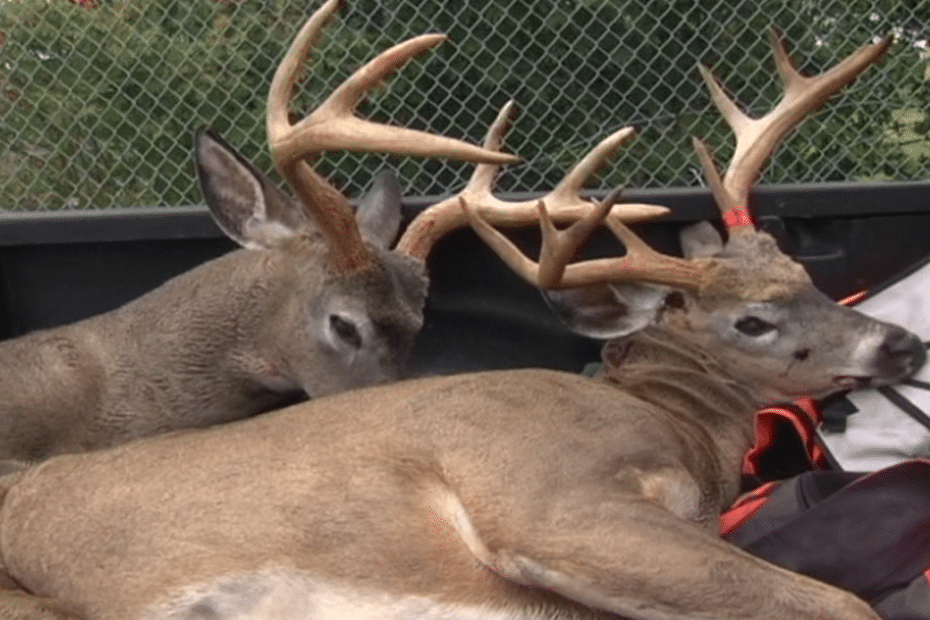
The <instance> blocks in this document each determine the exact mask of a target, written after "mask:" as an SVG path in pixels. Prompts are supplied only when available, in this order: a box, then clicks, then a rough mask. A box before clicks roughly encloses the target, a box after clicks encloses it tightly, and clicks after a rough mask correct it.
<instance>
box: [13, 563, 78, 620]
mask: <svg viewBox="0 0 930 620" xmlns="http://www.w3.org/2000/svg"><path fill="white" fill-rule="evenodd" d="M0 618H3V620H83V619H82V618H81V616H78V615H77V614H75V613H72V612H70V611H68V610H66V609H65V608H64V607H63V606H62V605H60V604H59V603H57V602H56V601H54V600H52V599H49V598H44V597H41V596H35V595H32V594H29V593H28V592H26V591H24V590H22V589H20V588H19V586H17V585H16V584H15V582H14V581H13V580H12V579H10V578H9V576H7V575H6V574H4V573H0Z"/></svg>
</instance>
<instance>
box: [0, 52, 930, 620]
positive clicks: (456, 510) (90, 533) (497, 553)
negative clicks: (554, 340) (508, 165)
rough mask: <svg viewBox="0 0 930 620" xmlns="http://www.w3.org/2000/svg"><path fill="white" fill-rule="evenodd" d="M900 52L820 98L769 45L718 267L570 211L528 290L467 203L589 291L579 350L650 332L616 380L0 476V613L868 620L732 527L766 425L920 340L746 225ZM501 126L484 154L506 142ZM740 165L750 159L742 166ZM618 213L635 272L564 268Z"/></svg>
mask: <svg viewBox="0 0 930 620" xmlns="http://www.w3.org/2000/svg"><path fill="white" fill-rule="evenodd" d="M887 45H888V42H887V41H885V42H883V43H881V44H877V45H869V46H866V47H865V48H863V49H862V50H860V51H858V52H856V53H855V54H854V55H853V56H852V57H851V59H850V60H848V61H846V62H844V63H841V65H839V67H838V68H837V69H833V70H831V71H828V72H827V73H825V74H824V75H822V76H820V77H817V78H813V79H807V78H800V76H797V74H796V73H794V72H793V70H792V69H790V67H789V66H788V64H787V60H786V56H785V54H784V52H783V51H781V47H780V46H776V50H777V54H776V56H777V58H778V62H779V68H780V70H781V72H782V74H783V76H785V81H786V83H787V88H788V95H787V96H786V101H795V102H796V103H795V104H790V105H788V104H786V105H783V106H781V108H780V109H779V111H778V112H777V113H775V115H774V116H767V117H765V118H764V119H761V120H760V121H749V120H748V119H744V118H742V117H737V116H735V115H734V114H733V113H728V118H730V122H731V124H733V125H735V126H736V127H737V133H738V135H739V140H740V143H741V144H740V146H741V147H742V148H740V149H738V152H737V153H738V154H737V157H736V158H735V159H734V161H733V162H732V163H731V165H730V170H729V172H728V174H727V176H726V178H727V180H725V181H723V182H722V183H719V182H718V181H717V176H716V173H715V172H714V171H713V169H712V166H711V165H710V164H709V158H707V157H705V161H706V162H707V164H708V165H707V170H708V174H709V176H710V179H711V182H712V183H713V185H714V189H715V195H716V196H718V198H720V207H721V209H722V211H723V213H724V219H725V220H726V221H728V222H730V223H731V224H730V226H729V230H730V240H729V242H728V243H727V244H726V245H725V246H723V247H719V239H718V238H716V237H717V236H716V234H710V233H709V232H708V229H706V228H700V229H698V232H697V233H696V234H691V235H688V236H687V239H686V242H685V250H686V252H685V253H686V255H687V256H686V258H676V257H672V256H663V255H659V254H657V253H655V252H653V251H652V250H650V249H649V248H647V247H646V246H645V245H644V244H643V242H641V241H640V240H639V239H638V238H637V237H636V236H634V235H633V234H632V233H631V232H630V231H629V230H628V229H627V228H626V227H625V226H624V225H623V224H621V223H620V220H621V218H622V210H621V209H619V208H618V209H615V210H614V211H612V212H611V213H610V214H609V215H607V210H608V209H609V208H610V205H611V202H612V200H613V199H614V198H615V197H614V196H612V197H609V199H608V200H605V201H604V202H603V203H602V204H601V205H600V207H599V208H598V209H596V210H595V211H594V212H593V213H591V214H589V215H586V216H584V217H581V219H579V220H578V222H577V223H576V224H574V225H572V226H571V227H570V228H569V229H568V230H567V231H562V232H556V231H555V230H554V229H553V228H552V227H551V226H549V225H548V224H546V213H547V209H549V208H551V209H553V210H554V211H558V210H559V209H560V208H561V205H559V204H549V205H547V206H546V207H541V208H540V209H539V210H538V212H537V215H536V216H534V217H540V218H541V219H542V221H543V230H544V248H543V253H542V256H543V258H542V259H541V261H540V262H541V263H542V265H541V266H537V265H536V264H535V263H532V262H531V261H529V260H528V259H526V258H525V257H523V256H522V255H520V254H519V253H518V252H516V251H514V249H513V248H512V246H511V245H510V244H509V242H507V241H505V240H502V237H501V236H500V235H499V234H498V233H496V231H495V230H494V229H493V228H490V227H489V226H488V225H486V224H485V223H484V220H483V219H482V217H479V216H477V214H476V212H477V211H479V210H483V212H484V213H496V209H497V207H500V206H501V205H491V206H488V205H470V206H467V208H468V209H469V212H470V213H472V214H473V215H472V221H473V223H474V224H475V226H476V227H477V229H478V230H479V231H480V233H481V234H482V235H483V236H485V237H487V239H488V240H489V241H490V242H491V244H492V246H494V247H495V248H497V249H498V250H500V251H501V253H503V254H504V255H505V256H506V257H507V260H508V262H510V263H511V264H513V265H514V266H515V267H516V268H517V270H518V271H519V272H521V273H523V274H525V275H527V277H528V278H529V279H531V280H532V281H533V282H535V283H537V284H540V285H545V286H546V287H550V288H554V287H565V286H585V287H587V288H584V289H583V290H584V293H579V294H578V295H567V296H563V297H560V298H559V299H558V301H557V305H558V306H559V307H564V305H565V303H567V301H571V300H574V299H576V298H579V297H580V298H583V299H586V300H587V301H593V302H594V303H593V304H591V305H587V306H585V307H584V308H583V309H576V310H575V311H574V312H571V313H569V315H570V317H571V318H572V323H573V324H574V325H575V326H578V327H580V328H582V329H583V330H584V331H585V332H587V333H591V332H594V333H597V334H599V335H601V336H605V337H612V336H614V335H616V334H630V333H631V332H634V333H632V335H629V336H628V337H627V338H626V339H625V340H611V341H610V342H608V344H607V345H606V347H605V350H604V362H605V366H606V368H605V372H604V373H603V375H602V376H601V377H600V378H596V379H594V380H591V379H585V378H583V377H580V376H575V375H572V374H569V373H563V372H556V371H549V370H514V371H497V372H485V373H473V374H465V375H458V376H450V377H434V378H427V379H418V380H411V381H406V382H400V383H395V384H392V385H388V386H379V387H372V388H367V389H364V390H357V391H354V392H348V393H343V394H339V395H334V396H331V397H328V398H325V399H318V400H314V401H310V402H307V403H303V404H300V405H295V406H293V407H291V408H288V409H285V410H282V411H277V412H273V413H270V414H267V415H263V416H258V417H256V418H253V419H250V420H245V421H241V422H238V423H234V424H229V425H224V426H217V427H214V428H210V429H203V430H197V431H187V432H181V433H174V434H170V435H162V436H159V437H152V438H148V439H144V440H140V441H137V442H133V443H131V444H127V445H123V446H118V447H116V448H113V449H109V450H104V451H99V452H95V453H88V454H79V455H65V456H60V457H57V458H54V459H50V460H47V461H45V462H44V463H42V464H40V465H38V466H36V467H34V468H32V469H29V470H27V471H24V472H19V473H15V474H11V475H9V476H6V477H3V478H0V489H2V498H3V499H2V506H0V558H2V569H3V571H0V575H2V574H3V573H4V572H5V574H6V576H7V578H8V586H9V588H10V589H9V590H8V591H6V592H0V611H3V612H5V616H4V617H6V618H11V617H12V618H25V617H29V618H37V619H42V620H62V619H83V620H137V619H146V620H168V619H171V620H181V619H188V620H193V619H200V620H207V619H209V620H220V619H222V620H235V619H243V620H244V619H246V618H248V619H250V620H298V619H300V620H308V619H323V618H327V619H337V618H338V619H340V620H348V619H352V620H361V619H365V620H374V619H378V620H410V619H413V618H420V619H431V620H438V619H441V618H456V619H462V620H466V619H467V620H505V619H507V620H518V619H520V620H528V619H538V620H543V619H548V620H556V619H562V620H566V619H569V618H572V619H578V620H580V619H591V620H595V619H607V618H616V617H626V618H633V619H636V620H672V619H688V620H693V619H699V618H700V619H709V618H719V619H737V618H739V619H766V620H775V619H777V620H784V619H786V618H791V619H802V618H803V619H808V620H813V619H815V618H816V619H818V620H822V619H832V620H875V619H876V618H877V616H876V614H875V613H873V611H872V610H871V609H870V608H869V606H868V605H867V604H866V603H864V602H862V601H861V600H859V599H858V598H856V597H855V596H853V595H852V594H849V593H846V592H843V591H841V590H838V589H836V588H834V587H832V586H828V585H825V584H822V583H820V582H818V581H815V580H812V579H810V578H807V577H804V576H801V575H798V574H795V573H792V572H790V571H786V570H783V569H780V568H777V567H775V566H772V565H770V564H768V563H766V562H764V561H762V560H759V559H757V558H754V557H752V556H750V555H748V554H746V553H743V552H741V551H739V550H738V549H736V548H734V547H732V546H730V545H729V544H727V543H725V542H723V541H721V540H720V538H719V537H718V536H717V534H716V526H717V521H718V515H719V512H720V511H721V509H723V508H724V507H726V506H727V505H728V504H729V503H730V502H731V501H732V500H733V499H734V497H735V496H736V493H737V489H738V486H739V485H738V481H739V469H740V461H741V458H742V455H743V453H744V452H745V450H746V448H747V447H748V444H749V442H750V440H751V437H752V419H753V412H754V410H755V408H756V407H757V406H758V405H760V404H762V403H766V402H771V401H772V400H775V399H779V400H780V399H784V398H790V397H793V396H795V395H797V394H799V393H806V394H819V393H824V392H829V391H833V390H837V389H840V388H843V387H846V386H848V385H850V384H873V385H874V384H882V383H888V382H893V381H897V380H899V379H901V378H903V377H906V376H907V375H908V374H909V373H911V372H913V371H914V370H915V369H916V367H917V366H919V365H920V364H921V363H922V362H923V360H924V358H925V352H924V350H923V348H922V345H921V343H920V342H919V341H918V340H917V339H916V338H915V337H914V336H912V335H910V334H909V333H908V332H906V331H905V330H903V329H901V328H899V327H896V326H892V325H888V324H884V323H880V322H877V321H874V320H871V319H868V318H866V317H864V316H862V315H859V314H857V313H855V312H854V311H852V310H849V309H845V308H841V307H839V306H837V305H835V304H834V303H832V302H831V301H829V300H828V299H827V298H825V297H824V296H822V295H820V294H819V293H818V292H817V291H815V290H814V288H813V287H812V285H811V283H810V281H809V280H808V279H807V277H806V275H805V274H804V272H803V270H802V269H801V268H800V267H799V266H798V265H797V264H796V263H794V262H793V261H791V260H790V259H789V258H787V257H786V256H784V255H783V254H781V253H780V252H779V251H778V249H777V248H776V246H775V244H774V242H773V241H772V239H771V238H770V237H768V236H766V235H764V234H762V233H756V232H754V231H753V230H752V229H751V227H750V225H749V217H748V212H745V211H737V212H736V214H734V210H745V209H746V204H745V201H744V200H743V198H744V197H745V195H746V193H747V192H746V190H747V188H748V184H749V183H750V182H751V179H752V178H753V177H754V176H755V175H756V174H757V173H758V170H759V167H760V166H761V163H762V161H763V160H764V159H766V155H767V154H768V152H770V151H771V150H772V149H774V148H775V145H776V144H777V142H778V140H779V139H780V138H781V137H782V136H783V135H784V133H786V132H787V131H788V130H789V128H790V126H792V125H796V124H797V123H799V122H800V121H801V119H802V118H803V116H804V115H806V114H808V113H809V112H811V111H812V109H814V108H816V107H817V106H818V105H819V104H820V103H821V102H822V101H823V100H824V99H826V97H827V96H828V95H829V93H830V92H832V91H835V90H837V89H839V88H840V87H841V85H842V84H843V83H845V82H848V81H849V80H851V79H852V78H853V76H854V75H856V74H857V73H859V72H860V71H862V70H864V68H865V67H866V66H867V65H868V64H870V63H871V62H873V61H874V60H875V59H876V58H877V57H878V56H880V55H881V53H882V52H883V51H884V49H885V48H886V47H887ZM838 71H840V72H843V74H842V76H838V75H837V72H838ZM718 102H719V101H718ZM721 107H723V108H725V109H729V108H732V105H728V104H722V105H721ZM753 123H760V124H758V125H753ZM747 126H754V127H760V128H761V130H760V131H759V132H758V137H757V138H753V142H754V144H750V145H747V144H745V143H744V138H743V136H744V135H746V134H745V133H744V132H745V131H746V129H747ZM767 126H768V127H773V126H774V127H776V129H771V130H769V129H766V127H767ZM495 127H496V129H495V128H492V131H491V136H490V137H491V139H490V140H489V141H490V142H494V140H495V135H498V136H499V135H501V134H502V131H501V130H500V128H499V126H495ZM744 151H745V152H747V153H751V154H752V155H751V157H752V158H754V161H753V162H751V163H749V164H747V166H748V167H746V168H741V167H740V166H739V165H738V164H740V162H741V161H742V162H745V161H746V160H741V159H740V156H739V153H740V152H744ZM763 151H764V152H763ZM744 183H745V184H746V185H745V186H744V185H743V184H744ZM481 194H482V192H476V194H475V195H481ZM725 197H726V199H724V198H725ZM730 197H733V198H734V200H730V199H729V198H730ZM472 198H474V196H472V197H471V198H466V199H465V201H464V202H465V203H466V205H467V203H468V201H469V200H470V199H472ZM546 201H547V202H552V203H556V202H558V200H557V197H553V196H549V197H548V198H547V199H546ZM621 206H622V205H621ZM478 207H480V209H479V208H478ZM457 208H458V207H457V206H456V205H455V203H454V202H453V203H448V205H447V206H446V207H443V210H445V209H457ZM605 216H606V217H607V219H606V222H607V224H608V226H609V227H610V228H611V230H613V231H614V232H615V233H616V235H617V236H618V237H619V238H620V239H621V241H622V242H623V243H624V245H625V246H626V247H627V250H628V252H627V255H626V256H625V257H621V258H617V259H597V260H594V261H589V262H584V263H578V264H572V265H568V266H566V264H567V261H568V260H570V258H571V254H572V253H573V252H574V248H575V247H577V246H578V245H579V244H580V243H582V242H583V240H584V237H585V236H586V234H587V233H588V232H589V231H590V229H592V228H593V227H595V226H597V225H598V223H599V222H600V221H601V220H602V219H603V218H604V217H605ZM435 217H436V221H439V220H441V219H443V217H442V216H435ZM449 217H450V218H452V217H453V216H449ZM708 239H709V241H707V240H708ZM700 241H704V242H703V243H701V242H700ZM605 282H611V283H612V284H609V285H607V286H606V287H605V286H603V283H605ZM595 285H598V286H599V287H595ZM637 330H640V331H638V332H637Z"/></svg>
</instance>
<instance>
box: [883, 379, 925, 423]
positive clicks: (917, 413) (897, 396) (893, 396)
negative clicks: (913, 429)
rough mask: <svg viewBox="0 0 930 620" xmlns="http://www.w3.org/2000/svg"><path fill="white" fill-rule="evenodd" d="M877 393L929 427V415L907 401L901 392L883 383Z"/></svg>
mask: <svg viewBox="0 0 930 620" xmlns="http://www.w3.org/2000/svg"><path fill="white" fill-rule="evenodd" d="M878 393H879V394H881V395H882V396H884V397H885V398H887V399H888V401H889V402H890V403H891V404H892V405H894V406H895V407H897V408H898V409H900V410H901V411H903V412H904V413H906V414H907V415H909V416H910V417H912V418H914V420H915V421H917V422H919V423H920V424H923V425H924V426H925V427H927V429H930V415H927V413H926V412H925V411H924V410H923V409H921V408H920V407H918V406H917V405H915V404H914V403H912V402H911V401H909V400H908V399H907V397H906V396H904V395H903V394H901V392H899V391H898V390H896V389H895V388H893V387H891V386H889V385H884V386H882V387H880V388H878Z"/></svg>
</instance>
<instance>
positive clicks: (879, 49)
mask: <svg viewBox="0 0 930 620" xmlns="http://www.w3.org/2000/svg"><path fill="white" fill-rule="evenodd" d="M769 37H770V39H771V42H772V48H773V50H774V52H775V64H776V67H777V69H778V73H779V75H780V76H781V79H782V83H783V84H784V89H785V94H784V96H783V97H782V99H781V101H779V103H778V105H777V106H775V108H774V109H772V111H770V112H769V113H768V114H766V115H765V116H763V117H761V118H757V119H754V118H750V117H749V116H747V115H745V114H743V113H742V112H741V111H740V110H739V108H738V107H737V105H736V104H735V103H734V102H733V101H732V100H731V99H730V98H729V97H727V95H726V94H725V93H724V91H723V88H722V87H721V85H720V84H719V83H718V82H717V80H716V78H714V76H713V74H712V73H711V72H710V70H709V69H707V68H706V67H704V66H703V65H699V66H698V68H699V69H700V71H701V75H702V76H703V77H704V81H705V82H706V83H707V86H708V88H710V93H711V98H712V99H713V101H714V104H715V105H716V106H717V109H718V110H720V113H721V114H723V117H724V118H725V119H726V121H727V124H729V125H730V127H731V128H732V129H733V132H734V133H735V134H736V151H735V153H734V154H733V159H731V160H730V165H729V166H728V167H727V171H726V173H725V174H724V176H723V180H721V179H720V175H719V173H718V172H717V169H716V167H715V166H714V163H713V159H712V157H711V155H710V153H709V152H708V150H707V148H706V147H705V146H704V144H703V143H702V142H701V141H700V140H699V139H697V138H695V139H694V147H695V149H696V150H697V153H698V157H699V158H700V160H701V164H702V166H703V168H704V172H705V175H706V176H707V181H708V183H709V184H710V186H711V188H712V190H713V193H714V200H715V201H716V202H717V206H718V207H719V208H720V212H721V214H722V215H723V221H724V223H725V224H726V226H727V228H728V229H729V230H730V232H731V233H737V234H739V233H742V232H746V231H752V230H753V229H754V227H753V224H752V219H751V217H750V212H749V189H750V187H751V186H752V185H753V183H755V181H756V178H757V177H758V176H759V173H760V171H761V170H762V166H763V164H764V163H765V161H766V160H767V159H768V158H769V156H770V155H771V154H772V153H773V152H774V150H775V148H776V147H777V146H778V143H779V142H781V141H782V140H783V139H784V137H785V136H786V135H788V133H790V132H791V131H792V130H793V129H794V128H796V127H797V126H799V125H800V124H801V123H802V122H803V121H804V119H805V118H807V117H808V116H810V115H811V114H812V113H813V112H815V111H816V110H818V109H819V108H820V107H821V106H822V105H823V104H824V103H825V102H826V101H827V99H829V98H830V97H831V96H832V95H833V94H835V93H836V92H838V91H839V90H840V89H841V88H843V87H844V86H845V85H847V84H849V83H850V82H852V81H853V80H854V79H855V78H856V77H857V76H858V75H859V74H861V73H862V72H863V71H865V69H866V68H868V67H869V66H870V65H871V64H873V63H874V62H875V61H877V60H878V59H879V58H880V57H881V56H882V54H884V53H885V51H886V50H887V49H888V47H889V46H890V45H891V41H892V37H891V36H886V37H884V38H883V39H881V40H880V41H879V42H878V43H873V44H870V45H865V46H863V47H861V48H860V49H858V50H857V51H855V52H853V53H852V54H851V55H849V56H848V57H847V58H846V59H844V60H843V61H842V62H840V63H839V64H837V65H836V66H834V67H833V68H832V69H830V70H828V71H826V72H824V73H821V74H820V75H817V76H813V77H807V76H804V75H801V74H800V73H799V72H798V70H797V69H796V68H795V67H794V66H793V65H792V63H791V59H790V58H789V57H788V52H787V51H786V50H785V47H784V44H783V43H782V41H781V39H780V38H779V37H778V35H777V34H776V33H775V32H774V31H770V32H769Z"/></svg>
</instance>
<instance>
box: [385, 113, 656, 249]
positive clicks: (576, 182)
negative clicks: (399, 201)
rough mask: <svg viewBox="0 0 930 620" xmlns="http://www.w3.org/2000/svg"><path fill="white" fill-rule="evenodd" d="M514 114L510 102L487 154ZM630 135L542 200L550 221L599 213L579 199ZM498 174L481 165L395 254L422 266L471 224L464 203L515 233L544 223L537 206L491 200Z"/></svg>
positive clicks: (632, 211)
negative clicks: (414, 259) (440, 243)
mask: <svg viewBox="0 0 930 620" xmlns="http://www.w3.org/2000/svg"><path fill="white" fill-rule="evenodd" d="M513 110H514V104H513V102H512V101H509V102H507V104H505V105H504V107H503V108H501V111H500V112H499V113H498V115H497V118H496V119H495V120H494V123H492V125H491V127H490V128H489V129H488V133H487V136H486V137H485V139H484V148H485V149H487V150H489V151H499V150H500V149H501V147H502V145H503V142H504V135H505V134H506V133H507V129H508V127H509V120H510V115H511V114H512V112H513ZM632 134H633V128H631V127H625V128H623V129H621V130H619V131H617V132H615V133H613V134H611V135H610V136H608V137H607V138H605V139H604V140H602V141H601V143H600V144H598V145H597V146H596V147H594V148H593V149H592V150H591V151H590V152H589V153H588V154H587V155H586V156H585V157H584V158H583V159H582V160H581V161H580V162H578V163H577V164H576V165H575V167H574V168H573V169H572V170H571V171H570V172H569V173H568V174H566V175H565V177H564V178H563V179H562V181H561V182H559V184H558V185H556V186H555V188H554V189H553V190H552V191H550V192H549V193H548V194H546V195H545V196H543V198H542V200H545V201H546V202H547V203H548V204H549V208H550V217H551V218H552V219H555V220H557V221H559V222H572V221H575V220H578V219H579V218H581V217H583V216H584V215H586V214H589V213H591V212H592V211H594V210H595V204H594V203H593V202H591V201H590V200H587V199H585V198H582V197H581V195H580V192H581V189H582V187H583V185H584V182H585V181H586V180H587V179H588V177H590V176H591V175H592V174H593V173H594V171H595V170H597V168H598V167H599V166H600V165H601V164H603V163H604V161H605V160H606V159H607V158H608V157H610V155H611V154H613V153H614V151H616V150H617V149H618V148H619V147H620V145H621V144H623V143H624V142H625V141H626V140H627V138H629V137H630V136H631V135H632ZM498 169H499V165H498V164H496V163H494V164H479V165H477V166H476V167H475V171H474V173H472V177H471V179H470V180H469V181H468V183H467V184H466V185H465V187H464V188H463V189H462V191H460V192H459V193H458V194H456V195H454V196H452V197H450V198H447V199H445V200H443V201H441V202H438V203H436V204H434V205H431V206H430V207H428V208H427V209H425V210H424V211H422V212H420V214H419V215H417V217H416V218H415V219H414V220H413V222H411V223H410V225H409V226H407V229H406V231H405V232H404V234H403V236H402V237H401V238H400V241H398V243H397V249H398V250H399V251H401V252H404V253H406V254H409V255H411V256H415V257H417V258H419V259H421V260H423V259H425V258H426V256H427V255H428V254H429V251H430V250H431V249H432V247H433V245H434V244H435V243H436V242H437V241H438V240H439V239H441V238H442V237H443V236H445V235H446V234H448V233H449V232H451V231H452V230H455V229H456V228H461V227H462V226H465V225H466V224H468V223H469V220H470V218H469V216H468V214H466V212H465V211H463V209H462V206H461V204H462V201H464V202H466V203H467V204H468V205H469V206H471V208H472V209H473V210H475V211H477V212H478V214H479V216H480V218H482V219H484V220H487V221H490V222H493V223H494V224H496V225H498V226H506V227H516V226H526V225H529V224H533V223H535V222H536V221H537V220H538V219H539V217H540V216H539V214H538V210H537V206H536V205H537V201H536V200H527V201H523V202H507V201H504V200H500V199H498V198H496V197H495V196H494V195H493V194H492V187H493V184H494V179H495V177H496V176H497V172H498ZM615 211H616V215H615V216H616V217H617V218H620V219H623V220H626V221H642V220H647V219H653V218H655V217H659V216H662V215H665V214H667V213H668V209H667V208H665V207H660V206H657V205H649V204H632V203H627V204H623V205H619V206H617V208H616V209H615ZM596 226H597V224H595V227H596Z"/></svg>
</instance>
